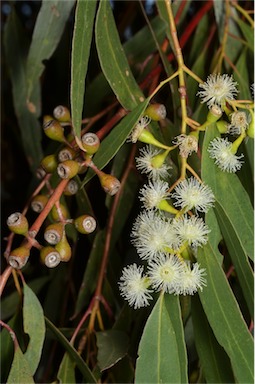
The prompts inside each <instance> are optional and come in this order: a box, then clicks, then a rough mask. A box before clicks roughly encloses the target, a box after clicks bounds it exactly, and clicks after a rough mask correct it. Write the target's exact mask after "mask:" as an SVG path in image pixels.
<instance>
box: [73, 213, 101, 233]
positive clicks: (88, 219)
mask: <svg viewBox="0 0 255 384" xmlns="http://www.w3.org/2000/svg"><path fill="white" fill-rule="evenodd" d="M74 225H75V228H76V229H77V231H79V232H80V233H83V234H84V235H87V234H89V233H92V232H94V230H95V229H96V225H97V224H96V220H95V219H94V217H92V216H89V215H82V216H79V217H77V218H76V219H75V220H74Z"/></svg>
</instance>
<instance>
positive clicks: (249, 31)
mask: <svg viewBox="0 0 255 384" xmlns="http://www.w3.org/2000/svg"><path fill="white" fill-rule="evenodd" d="M235 21H236V23H237V24H238V25H239V27H240V29H241V31H242V34H243V35H244V37H245V39H246V40H247V43H248V47H249V48H250V50H251V51H252V52H254V29H253V28H252V27H251V25H248V24H247V23H245V22H244V21H243V20H242V19H241V18H240V17H237V18H236V19H235Z"/></svg>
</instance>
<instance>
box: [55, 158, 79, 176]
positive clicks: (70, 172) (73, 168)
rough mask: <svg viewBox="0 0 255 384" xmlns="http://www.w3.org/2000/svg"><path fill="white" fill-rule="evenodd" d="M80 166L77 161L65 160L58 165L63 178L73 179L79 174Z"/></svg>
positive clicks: (59, 173)
mask: <svg viewBox="0 0 255 384" xmlns="http://www.w3.org/2000/svg"><path fill="white" fill-rule="evenodd" d="M79 168H80V166H79V164H78V163H77V161H74V160H65V161H63V162H62V163H60V164H59V165H58V167H57V172H58V175H59V176H60V177H61V179H72V178H73V177H74V176H75V175H77V173H78V171H79Z"/></svg>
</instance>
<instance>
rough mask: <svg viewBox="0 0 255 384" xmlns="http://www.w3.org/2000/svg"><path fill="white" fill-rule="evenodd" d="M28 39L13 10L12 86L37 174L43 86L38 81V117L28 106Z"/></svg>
mask: <svg viewBox="0 0 255 384" xmlns="http://www.w3.org/2000/svg"><path fill="white" fill-rule="evenodd" d="M24 36H25V33H24V30H23V29H22V26H21V24H20V21H19V19H18V17H17V15H16V13H15V10H14V9H12V12H11V13H10V15H9V17H8V19H7V21H6V24H5V30H4V48H5V55H6V62H7V66H8V70H9V73H10V78H11V83H12V92H13V102H14V108H15V113H16V116H17V119H18V123H19V127H20V133H21V139H22V144H23V147H24V152H25V155H26V157H27V160H28V163H29V166H30V168H31V170H32V171H35V170H36V168H37V167H38V164H39V161H40V160H41V158H42V157H43V154H42V148H41V126H40V125H39V122H38V120H37V117H36V116H38V114H39V113H40V105H39V104H40V86H39V82H38V81H37V82H36V83H35V84H34V92H33V98H34V103H35V105H36V106H37V110H36V113H32V112H31V110H29V107H28V105H27V102H26V100H27V79H26V75H25V57H26V54H27V48H28V43H27V41H26V40H25V37H24ZM37 80H38V79H37Z"/></svg>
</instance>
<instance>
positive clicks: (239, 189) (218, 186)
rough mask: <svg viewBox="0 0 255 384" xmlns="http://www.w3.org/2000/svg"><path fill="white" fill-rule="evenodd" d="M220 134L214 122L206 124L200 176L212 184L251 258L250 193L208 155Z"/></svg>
mask: <svg viewBox="0 0 255 384" xmlns="http://www.w3.org/2000/svg"><path fill="white" fill-rule="evenodd" d="M217 135H219V133H218V130H217V128H216V126H214V125H211V126H208V127H207V129H206V132H205V137H204V143H203V151H202V165H201V167H202V179H203V181H204V182H205V184H207V185H208V186H210V187H211V188H212V191H213V193H214V196H215V198H216V200H217V202H218V204H219V205H220V207H221V209H222V210H223V212H224V213H225V215H226V217H227V218H228V220H229V221H230V223H231V225H232V227H233V229H234V231H235V233H236V236H237V237H238V238H239V241H240V244H241V245H242V247H243V249H244V250H245V252H246V253H247V255H248V256H249V257H250V258H253V257H254V255H253V252H254V243H253V240H254V236H253V233H254V229H253V224H254V223H253V208H252V205H251V202H250V199H249V196H248V194H247V192H246V191H245V189H244V188H243V186H242V184H241V182H240V180H239V178H238V177H237V176H236V175H235V174H232V173H227V172H223V171H221V170H220V168H219V167H217V165H215V164H214V161H213V160H212V159H211V158H210V157H209V154H208V151H207V148H208V145H209V142H210V141H211V140H212V139H213V138H214V137H216V136H217Z"/></svg>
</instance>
